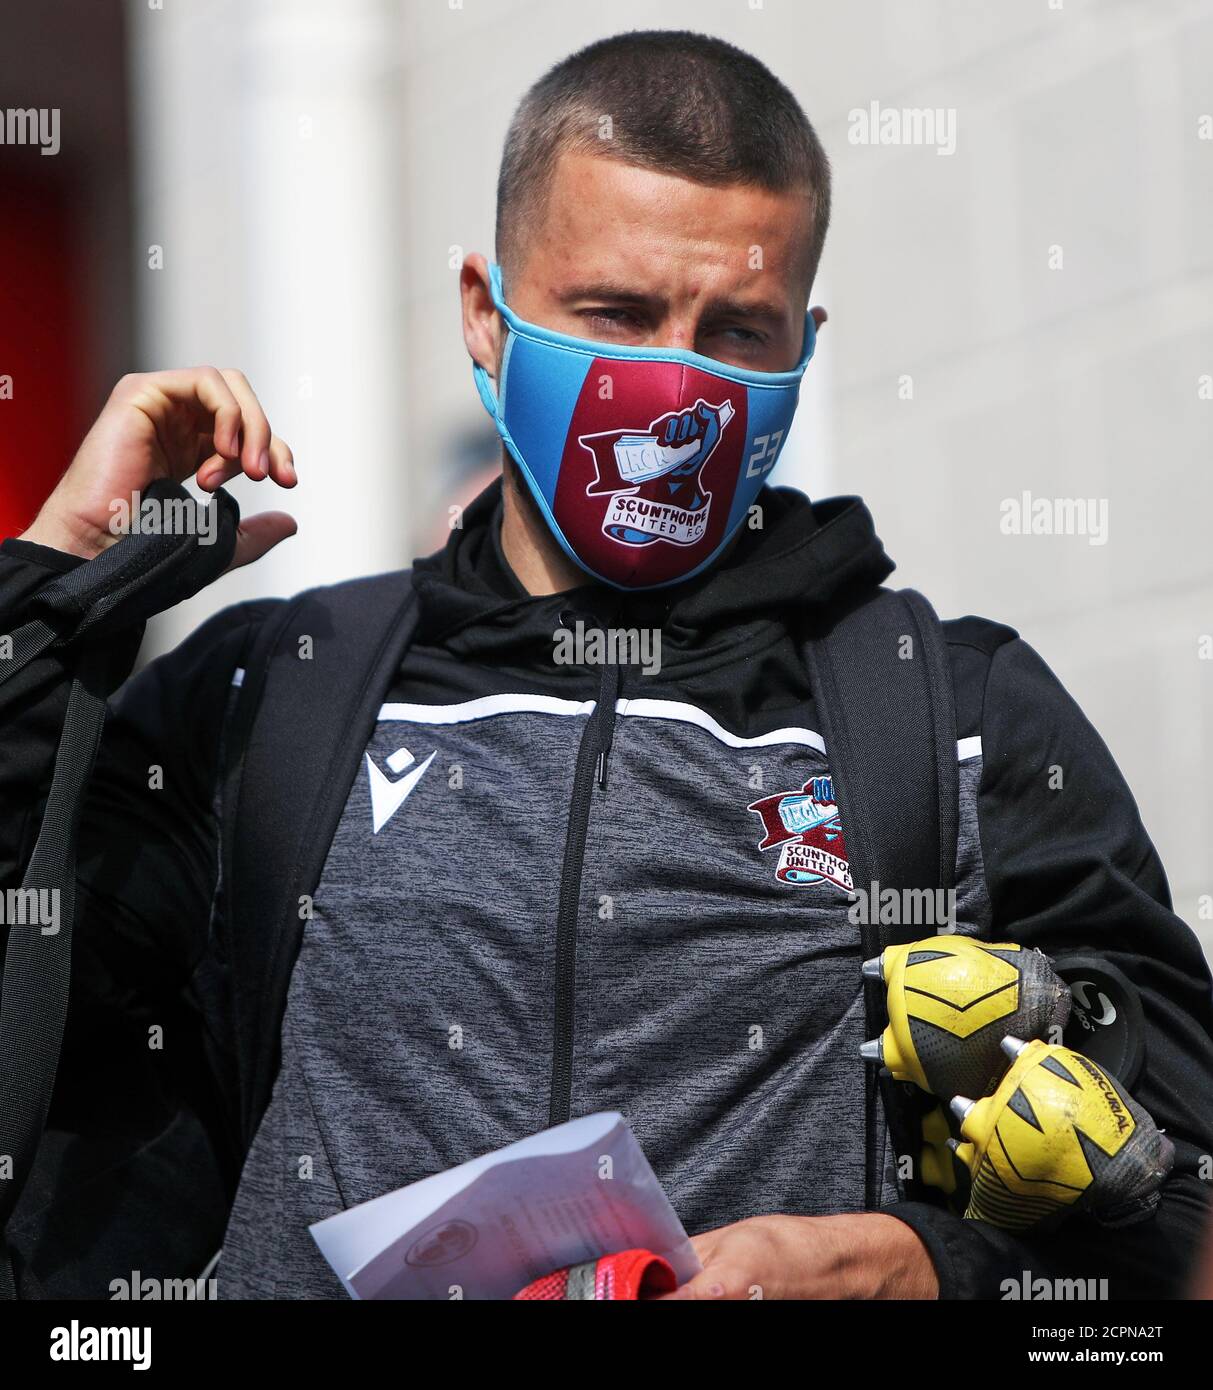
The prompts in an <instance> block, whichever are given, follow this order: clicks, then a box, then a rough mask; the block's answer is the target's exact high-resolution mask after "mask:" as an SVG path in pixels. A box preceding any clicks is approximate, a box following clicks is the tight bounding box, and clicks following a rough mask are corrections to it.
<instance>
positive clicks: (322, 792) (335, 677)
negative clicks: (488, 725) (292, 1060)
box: [222, 570, 416, 1150]
mask: <svg viewBox="0 0 1213 1390" xmlns="http://www.w3.org/2000/svg"><path fill="white" fill-rule="evenodd" d="M415 625H416V595H415V593H414V590H413V585H412V578H411V575H410V573H409V572H408V571H403V570H402V571H396V572H394V573H392V574H385V575H377V576H374V577H372V578H369V579H358V580H352V581H350V582H348V583H345V584H338V585H334V586H332V587H330V588H324V589H312V590H309V591H308V592H306V593H304V594H301V595H299V596H298V597H297V598H296V599H294V600H292V601H291V602H289V603H287V604H284V606H283V608H282V611H281V612H280V613H279V614H278V615H277V616H275V617H274V618H272V619H270V620H269V621H268V622H267V623H266V624H265V626H264V627H263V629H262V631H261V633H260V634H259V636H258V638H257V641H256V643H255V645H254V647H253V650H252V652H251V654H250V657H249V664H248V666H247V667H246V669H245V675H244V680H243V686H242V688H241V692H240V697H239V700H238V702H237V704H236V708H235V710H234V712H233V715H232V724H231V726H230V730H229V735H228V738H227V740H226V747H227V749H228V759H227V764H226V766H225V768H224V773H223V791H222V798H223V806H224V815H223V832H222V854H223V861H222V862H223V870H222V876H223V885H224V888H223V892H224V896H225V899H226V904H225V906H226V911H227V915H228V918H229V926H230V933H231V942H232V946H231V950H232V962H231V966H232V968H231V981H232V992H233V999H232V1007H233V1015H234V1017H233V1024H234V1031H235V1055H236V1067H237V1073H238V1076H237V1080H238V1086H239V1092H240V1117H239V1124H240V1136H239V1138H240V1140H241V1142H242V1144H243V1147H244V1149H245V1150H247V1148H248V1145H249V1144H251V1142H252V1139H253V1135H254V1133H255V1132H256V1128H257V1125H258V1124H259V1123H260V1120H261V1116H262V1114H263V1113H264V1111H265V1107H266V1106H267V1104H268V1103H269V1098H270V1093H271V1091H272V1089H273V1084H274V1078H275V1076H276V1075H277V1071H278V1065H279V1054H280V1043H281V1038H280V1030H281V1024H282V1016H283V1012H284V1010H285V1007H286V994H287V987H288V985H289V982H290V975H291V970H292V968H293V966H294V961H295V957H296V955H297V954H298V951H299V944H300V941H301V940H302V937H303V927H304V917H303V916H302V915H301V911H300V899H301V898H302V896H303V895H305V894H307V895H310V894H311V893H313V892H314V890H315V887H316V884H317V882H318V881H319V878H320V874H321V871H322V869H323V867H324V861H325V858H326V856H327V854H328V850H329V846H330V844H331V843H332V839H333V835H334V833H335V832H336V829H337V823H338V821H339V819H340V817H341V812H342V810H343V809H344V807H345V802H346V798H347V796H348V794H349V789H350V786H351V784H352V782H353V780H354V777H355V775H356V774H357V772H358V768H359V766H360V765H361V762H362V755H363V752H364V751H365V748H366V744H367V741H368V739H369V738H370V735H371V731H372V729H373V728H374V726H375V720H376V718H377V716H378V712H379V707H380V705H381V704H382V703H383V699H384V696H385V694H386V693H387V691H388V689H389V687H390V685H391V682H392V679H393V677H394V675H395V673H396V671H397V670H398V669H399V666H400V662H401V660H402V658H403V656H404V653H405V650H406V649H407V647H408V644H409V642H410V640H411V638H412V634H413V629H414V627H415Z"/></svg>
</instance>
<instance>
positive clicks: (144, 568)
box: [0, 479, 240, 1300]
mask: <svg viewBox="0 0 1213 1390" xmlns="http://www.w3.org/2000/svg"><path fill="white" fill-rule="evenodd" d="M144 496H145V497H150V498H152V499H153V500H156V501H159V500H161V499H164V498H168V499H176V500H179V501H184V502H187V503H188V502H190V501H191V499H190V498H189V495H188V494H187V493H186V492H185V490H184V489H183V488H181V487H180V485H179V484H177V483H173V482H170V481H168V480H166V479H160V480H158V481H156V482H154V483H151V484H149V485H148V487H147V488H146V489H145V491H144ZM212 505H214V507H215V509H216V512H217V516H218V537H217V544H215V545H213V546H207V545H204V544H203V543H202V541H201V539H200V535H202V534H205V533H204V532H202V531H201V530H200V529H199V530H195V531H193V532H183V533H181V534H175V533H168V532H166V533H164V534H148V535H131V536H126V537H124V538H123V539H122V540H121V541H119V542H117V543H116V544H115V545H112V546H110V547H109V548H108V549H107V550H105V551H103V552H102V553H101V554H100V555H98V556H97V557H96V558H95V559H93V560H90V561H89V562H88V563H87V564H83V565H77V566H76V567H75V568H74V569H71V570H69V571H67V572H66V573H64V574H61V575H60V576H58V578H56V579H53V580H51V581H50V582H49V583H48V584H46V585H45V586H44V587H43V588H42V589H41V590H40V591H39V592H38V594H37V596H36V598H35V600H34V603H33V608H34V610H35V614H36V615H35V616H34V617H32V618H31V619H30V620H29V621H28V622H26V623H25V624H24V625H23V626H22V627H20V628H19V629H18V630H17V631H16V632H15V633H14V634H13V656H12V658H11V659H10V660H9V661H7V662H5V663H4V666H3V668H2V669H0V681H5V680H7V679H9V678H10V677H11V676H13V675H15V674H16V673H17V672H18V671H21V670H23V669H24V668H25V667H26V666H28V665H29V663H30V662H31V661H33V660H34V659H35V658H36V657H38V656H40V655H41V654H42V653H43V652H45V651H48V650H50V649H51V648H53V647H54V646H55V645H56V644H60V643H61V644H64V645H66V644H67V643H69V642H70V643H74V644H76V646H77V654H76V658H75V674H74V676H73V679H72V683H71V689H70V693H69V695H68V701H67V711H66V714H65V716H64V721H63V730H62V732H61V734H60V738H59V747H58V750H57V752H56V754H55V764H54V770H53V772H52V774H51V785H50V791H49V793H48V794H47V800H46V806H45V808H44V810H43V813H42V824H41V826H40V828H39V831H38V838H37V841H36V842H35V844H34V850H33V854H32V855H31V857H30V861H29V864H28V866H27V867H26V871H25V875H24V877H23V879H22V882H21V889H20V893H21V901H22V903H23V904H24V905H27V906H28V905H30V904H33V903H38V904H40V903H41V902H42V900H43V895H48V896H47V899H46V900H47V901H49V902H51V903H53V904H55V907H54V921H53V924H52V925H45V924H39V923H38V922H37V921H36V917H37V913H36V912H35V913H31V914H30V920H29V922H27V923H22V924H19V925H16V926H10V929H9V933H8V941H7V943H6V946H5V952H4V972H3V980H2V983H0V1154H4V1155H6V1156H7V1157H8V1158H9V1160H10V1162H11V1164H12V1173H11V1174H10V1176H9V1178H8V1180H7V1181H6V1182H3V1183H0V1300H3V1299H13V1298H16V1297H18V1296H32V1297H37V1296H39V1292H38V1288H37V1281H36V1280H35V1279H34V1278H33V1276H32V1275H31V1274H30V1273H29V1271H28V1270H26V1271H24V1272H23V1274H22V1276H21V1278H20V1279H19V1278H18V1273H17V1269H16V1264H15V1260H14V1255H13V1252H12V1251H11V1250H10V1249H9V1246H8V1243H7V1241H6V1240H5V1238H4V1228H5V1226H6V1225H7V1223H8V1221H9V1219H10V1217H11V1216H12V1214H13V1210H14V1208H15V1207H16V1205H17V1201H18V1199H19V1198H20V1196H21V1192H22V1190H23V1188H24V1187H25V1184H26V1182H27V1180H28V1178H29V1175H30V1170H31V1169H32V1168H33V1165H34V1159H35V1156H36V1154H37V1152H38V1147H39V1145H40V1143H41V1141H42V1133H43V1130H44V1128H45V1126H46V1117H47V1114H48V1113H49V1110H50V1103H51V1096H52V1093H53V1091H54V1087H55V1076H56V1074H57V1072H58V1069H59V1054H60V1051H61V1049H62V1045H63V1034H64V1030H65V1028H66V1026H67V1011H68V999H69V993H70V984H71V972H72V930H73V926H74V922H75V916H76V839H77V835H78V831H79V826H80V814H81V810H82V808H83V806H84V798H85V793H86V791H87V787H88V781H89V777H90V776H91V775H92V770H93V764H94V762H95V761H96V757H97V750H98V747H99V745H100V742H101V735H102V731H103V729H104V726H105V713H106V688H105V676H104V674H103V673H104V671H105V665H106V663H105V661H104V649H103V646H99V643H104V640H105V639H106V637H107V636H109V635H111V634H113V633H114V632H117V631H121V630H124V629H127V628H131V627H137V626H138V624H140V623H141V622H143V621H144V620H145V619H146V618H147V617H149V616H150V615H151V614H153V613H157V612H161V611H163V610H164V609H165V608H168V607H171V606H172V605H173V604H174V603H177V602H179V601H180V600H181V599H185V598H189V597H190V596H191V595H193V594H194V593H196V592H197V591H198V590H199V589H201V588H202V587H203V586H204V585H206V584H209V583H210V582H211V581H212V580H213V579H215V578H216V577H217V576H218V575H219V574H221V573H222V572H223V570H224V569H225V568H226V567H227V564H228V562H229V561H230V559H231V557H232V553H233V551H234V550H235V545H236V527H237V523H238V521H239V518H240V511H239V508H238V507H237V505H236V503H235V502H234V501H233V500H232V499H231V498H230V497H229V496H228V494H227V493H226V492H224V491H223V490H222V489H220V490H219V492H218V493H217V494H216V501H215V502H214V503H213V504H212Z"/></svg>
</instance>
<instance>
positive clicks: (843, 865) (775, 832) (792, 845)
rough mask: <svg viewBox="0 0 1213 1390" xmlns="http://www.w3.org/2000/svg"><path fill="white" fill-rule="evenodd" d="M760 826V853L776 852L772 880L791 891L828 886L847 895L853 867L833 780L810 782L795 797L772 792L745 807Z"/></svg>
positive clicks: (819, 778) (822, 779)
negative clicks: (755, 817) (772, 793)
mask: <svg viewBox="0 0 1213 1390" xmlns="http://www.w3.org/2000/svg"><path fill="white" fill-rule="evenodd" d="M746 810H747V811H753V812H754V814H755V815H756V816H758V817H759V819H760V820H761V821H762V826H763V830H764V831H765V834H764V835H763V838H762V839H761V840H760V841H759V844H758V848H759V849H760V850H767V849H777V850H778V851H779V858H778V862H777V864H776V867H775V877H776V878H777V879H778V880H779V881H780V883H786V884H789V885H790V886H791V887H793V888H807V887H809V886H810V885H812V884H814V883H823V882H824V883H832V884H834V885H835V886H836V887H838V888H841V889H843V891H844V892H847V893H850V892H851V889H852V883H851V867H850V865H849V864H848V862H847V847H846V842H845V841H844V840H843V837H842V826H841V825H840V824H839V820H838V807H837V805H836V804H835V801H834V779H833V778H832V777H810V778H809V780H808V781H807V782H806V783H805V784H804V786H803V787H801V788H800V790H799V791H794V792H776V793H775V794H774V795H772V796H764V797H763V798H762V799H761V800H760V801H752V802H750V804H749V805H748V806H747V807H746Z"/></svg>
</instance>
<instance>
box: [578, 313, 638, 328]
mask: <svg viewBox="0 0 1213 1390" xmlns="http://www.w3.org/2000/svg"><path fill="white" fill-rule="evenodd" d="M582 317H583V318H584V319H585V321H586V322H587V323H588V324H589V325H590V326H591V327H592V328H595V329H599V330H606V331H607V332H610V331H612V330H619V329H626V330H628V331H632V330H633V329H635V328H637V327H638V326H639V324H638V320H637V318H636V316H635V314H633V313H631V312H630V311H629V310H627V309H585V310H583V311H582Z"/></svg>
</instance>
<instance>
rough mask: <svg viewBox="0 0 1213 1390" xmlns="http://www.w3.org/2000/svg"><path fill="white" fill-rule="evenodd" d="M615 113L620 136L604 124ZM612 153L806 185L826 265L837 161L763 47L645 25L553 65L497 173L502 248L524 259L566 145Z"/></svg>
mask: <svg viewBox="0 0 1213 1390" xmlns="http://www.w3.org/2000/svg"><path fill="white" fill-rule="evenodd" d="M606 118H609V119H610V122H611V135H610V139H609V140H608V139H604V138H602V136H601V133H600V132H601V129H602V123H603V121H604V120H605V119H606ZM567 149H577V150H582V151H584V152H586V153H592V154H602V155H604V156H606V157H608V158H613V159H618V160H620V161H621V162H623V163H625V164H635V165H639V166H641V167H643V168H646V169H653V170H656V171H658V172H660V173H667V174H677V175H680V176H682V177H683V178H688V179H693V180H694V181H695V182H697V183H705V184H728V183H748V184H753V185H756V186H758V187H760V188H766V189H769V190H771V191H772V192H778V193H783V192H788V191H791V190H793V189H796V188H801V187H803V188H804V189H805V191H806V193H807V194H808V196H809V198H810V200H811V203H812V211H813V233H812V241H811V245H810V247H809V250H808V270H809V276H810V280H811V279H812V277H813V276H814V275H815V274H816V272H817V263H818V261H819V260H820V259H821V248H822V245H823V244H824V242H825V235H826V228H827V226H828V225H829V221H830V162H829V160H828V159H827V158H826V152H825V150H824V149H823V148H822V145H821V141H820V140H819V139H818V138H817V133H816V131H814V129H813V127H812V126H811V125H810V124H809V121H808V118H807V117H806V116H805V114H804V112H803V111H802V110H801V109H800V104H799V103H798V102H797V100H796V98H795V97H794V96H793V95H792V93H791V92H790V91H788V89H787V88H786V87H785V86H784V85H783V83H782V82H780V81H779V79H778V78H777V77H775V76H774V74H773V73H771V72H770V71H769V69H767V68H766V67H764V65H763V64H762V63H760V62H759V61H758V59H757V58H754V57H752V56H751V55H750V54H748V53H746V52H744V51H743V50H742V49H740V48H736V47H734V45H733V44H731V43H726V42H725V41H724V40H723V39H717V38H712V37H710V36H709V35H707V34H695V33H691V32H689V31H687V30H681V29H650V30H634V31H633V32H631V33H627V34H616V35H614V36H613V37H611V38H608V39H600V40H599V41H598V42H597V43H592V44H590V45H589V46H588V47H586V48H583V49H581V50H579V51H578V52H577V53H574V54H571V55H570V56H569V57H568V58H565V59H563V60H562V61H561V62H559V63H557V64H556V66H555V67H553V68H551V69H549V71H548V72H546V73H545V74H544V75H543V76H542V77H541V78H540V79H539V81H538V82H536V83H535V85H534V86H533V87H532V88H531V89H530V91H528V92H527V94H526V95H525V96H524V97H523V99H522V101H521V102H520V103H519V105H518V109H517V111H515V113H514V119H513V120H512V121H511V122H510V128H509V133H508V134H507V135H506V140H505V151H504V153H503V154H502V158H501V170H500V173H499V174H498V178H497V259H498V260H499V261H500V262H501V263H502V265H503V267H505V268H506V270H507V273H508V269H509V267H510V266H513V265H516V264H517V262H518V256H519V249H520V247H521V246H522V244H523V242H524V240H525V229H526V227H527V226H528V225H529V224H533V222H534V220H535V218H536V216H537V215H538V214H540V213H541V212H542V209H543V206H544V201H545V198H546V194H547V188H548V181H549V179H550V176H551V171H552V169H553V167H554V165H555V163H556V158H557V156H558V155H559V154H561V153H562V152H563V151H564V150H567Z"/></svg>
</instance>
